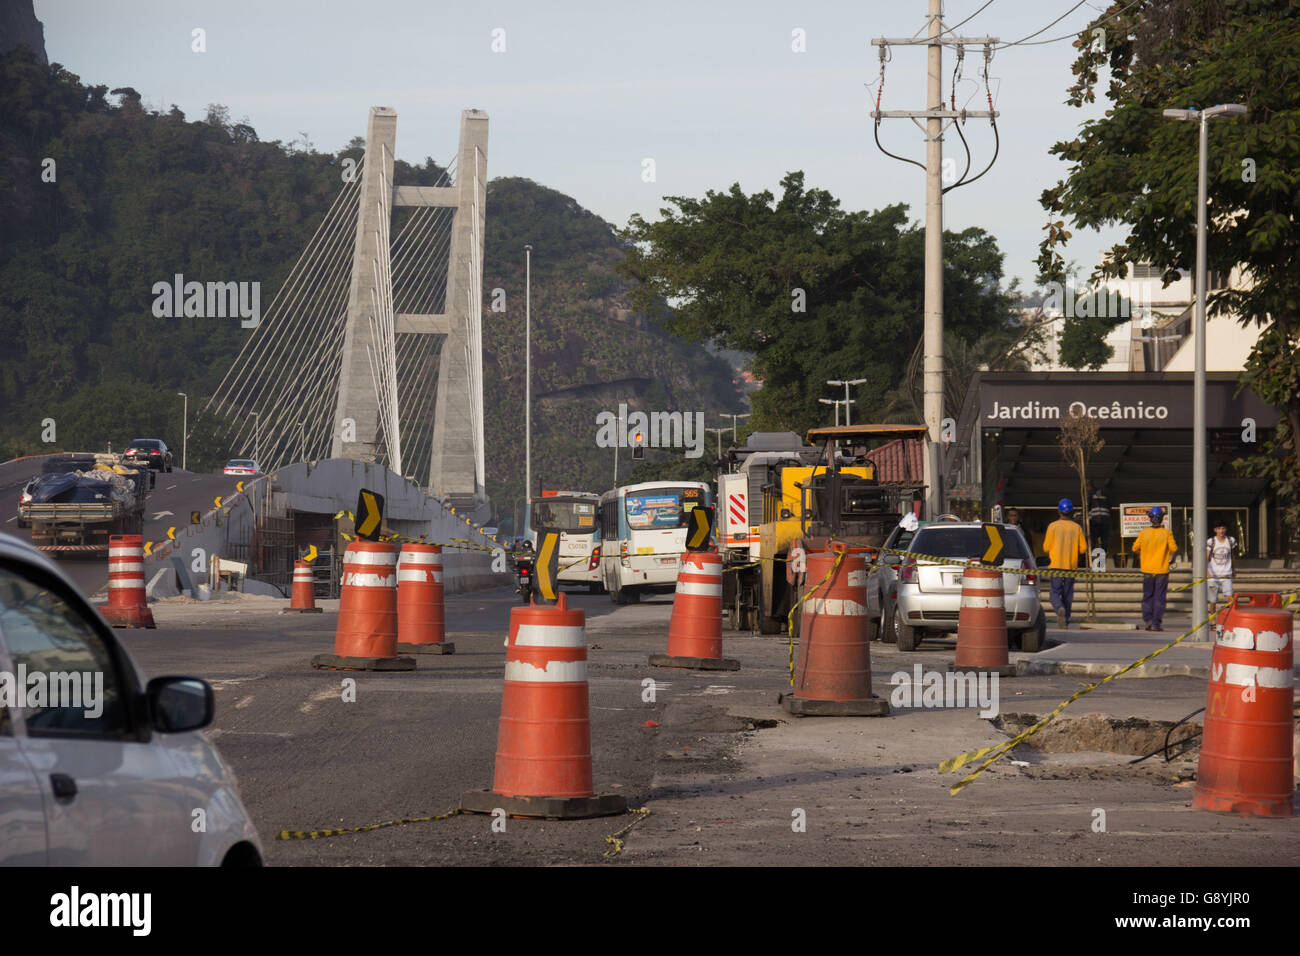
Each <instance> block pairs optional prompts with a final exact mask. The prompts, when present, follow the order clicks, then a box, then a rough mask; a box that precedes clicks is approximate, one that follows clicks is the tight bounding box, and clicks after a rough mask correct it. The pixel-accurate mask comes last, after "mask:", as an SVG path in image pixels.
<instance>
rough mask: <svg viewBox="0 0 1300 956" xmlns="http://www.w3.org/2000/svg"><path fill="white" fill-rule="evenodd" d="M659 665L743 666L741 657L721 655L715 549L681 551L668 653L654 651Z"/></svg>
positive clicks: (718, 566) (698, 667)
mask: <svg viewBox="0 0 1300 956" xmlns="http://www.w3.org/2000/svg"><path fill="white" fill-rule="evenodd" d="M650 663H651V664H653V665H654V666H656V667H688V668H692V669H695V670H708V671H735V670H740V661H737V660H732V659H731V658H726V657H723V656H722V558H721V557H720V556H719V555H718V554H717V553H716V552H712V551H688V552H686V553H685V554H683V555H682V560H681V564H680V567H679V570H678V572H677V590H676V593H675V594H674V595H673V614H672V618H671V619H670V620H669V622H668V653H667V654H651V655H650Z"/></svg>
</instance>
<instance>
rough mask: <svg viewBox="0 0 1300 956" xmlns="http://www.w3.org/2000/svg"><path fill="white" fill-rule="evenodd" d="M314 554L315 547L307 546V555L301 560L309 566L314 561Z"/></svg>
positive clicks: (312, 545)
mask: <svg viewBox="0 0 1300 956" xmlns="http://www.w3.org/2000/svg"><path fill="white" fill-rule="evenodd" d="M316 554H317V552H316V545H314V544H309V545H307V553H306V554H304V555H303V556H302V559H303V560H304V561H306V562H307V563H308V564H311V563H312V562H313V561H315V560H316Z"/></svg>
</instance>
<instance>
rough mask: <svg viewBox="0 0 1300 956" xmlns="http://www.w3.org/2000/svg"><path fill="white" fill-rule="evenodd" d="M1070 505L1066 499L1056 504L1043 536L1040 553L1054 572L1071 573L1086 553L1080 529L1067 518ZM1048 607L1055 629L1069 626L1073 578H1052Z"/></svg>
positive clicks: (1070, 508)
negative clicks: (1051, 608)
mask: <svg viewBox="0 0 1300 956" xmlns="http://www.w3.org/2000/svg"><path fill="white" fill-rule="evenodd" d="M1073 511H1074V504H1073V502H1071V501H1070V499H1069V498H1062V499H1061V500H1060V501H1058V502H1057V503H1056V513H1057V515H1058V516H1059V517H1057V519H1056V520H1055V521H1053V522H1052V523H1051V524H1049V525H1048V526H1047V533H1046V534H1045V535H1043V550H1044V551H1046V552H1047V556H1048V557H1049V558H1050V559H1051V567H1052V569H1053V570H1055V571H1074V570H1076V569H1077V568H1078V567H1079V557H1080V556H1081V555H1085V554H1087V553H1088V545H1087V543H1086V542H1085V541H1084V540H1083V529H1082V528H1080V527H1079V525H1078V523H1077V522H1076V521H1074V520H1073V519H1072V518H1071V517H1070V515H1071V513H1073ZM1051 587H1052V607H1053V608H1055V609H1056V626H1057V627H1059V628H1062V629H1065V628H1068V627H1069V626H1070V608H1071V607H1072V606H1073V604H1074V578H1072V577H1066V576H1064V575H1059V576H1058V575H1053V576H1052V583H1051Z"/></svg>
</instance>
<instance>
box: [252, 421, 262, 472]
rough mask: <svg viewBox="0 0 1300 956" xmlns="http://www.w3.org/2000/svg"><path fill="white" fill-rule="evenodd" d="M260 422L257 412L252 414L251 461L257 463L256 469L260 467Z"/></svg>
mask: <svg viewBox="0 0 1300 956" xmlns="http://www.w3.org/2000/svg"><path fill="white" fill-rule="evenodd" d="M261 426H262V420H261V418H260V417H259V416H258V414H257V412H253V460H254V461H256V462H257V467H258V468H261V467H262V427H261Z"/></svg>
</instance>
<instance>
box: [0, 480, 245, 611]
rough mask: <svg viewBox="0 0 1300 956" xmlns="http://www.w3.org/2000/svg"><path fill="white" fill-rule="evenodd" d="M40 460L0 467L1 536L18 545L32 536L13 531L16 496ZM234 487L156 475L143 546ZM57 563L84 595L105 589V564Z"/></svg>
mask: <svg viewBox="0 0 1300 956" xmlns="http://www.w3.org/2000/svg"><path fill="white" fill-rule="evenodd" d="M42 457H44V456H38V457H35V458H25V459H19V460H17V461H7V462H4V463H3V464H0V532H3V533H5V534H11V535H14V536H15V537H18V538H21V539H22V540H23V541H31V533H30V532H29V531H27V530H26V529H20V528H19V527H18V522H17V516H18V496H19V494H20V493H21V492H22V487H23V485H24V484H26V483H27V479H29V478H31V477H32V476H33V475H34V474H37V473H39V471H40V467H41V465H40V462H41V458H42ZM237 481H239V479H238V478H235V477H233V476H230V475H221V474H199V473H196V472H191V471H181V470H180V469H179V468H177V469H175V470H174V471H172V472H171V473H167V472H159V473H158V474H157V481H156V483H155V485H154V490H153V491H152V492H151V493H150V495H149V498H148V500H147V501H146V502H145V511H144V537H145V540H146V541H162V540H165V539H166V537H167V529H168V527H170V526H171V525H176V526H177V529H178V530H179V529H181V528H183V527H184V526H185V525H186V524H188V523H189V520H190V512H191V511H207V510H208V509H209V508H211V507H212V503H213V499H214V498H215V497H217V496H218V495H223V496H224V495H231V494H234V492H235V483H236V482H237ZM58 560H59V565H60V567H62V568H63V569H64V570H65V571H66V572H67V573H68V575H69V576H70V577H71V578H72V580H73V581H74V582H76V585H77V587H78V588H80V589H81V592H82V593H83V594H87V595H91V594H94V593H96V592H97V591H99V590H100V589H101V588H103V587H104V586H105V585H106V584H107V583H108V562H107V560H106V559H104V558H94V559H90V560H86V559H77V558H59V559H58Z"/></svg>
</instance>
